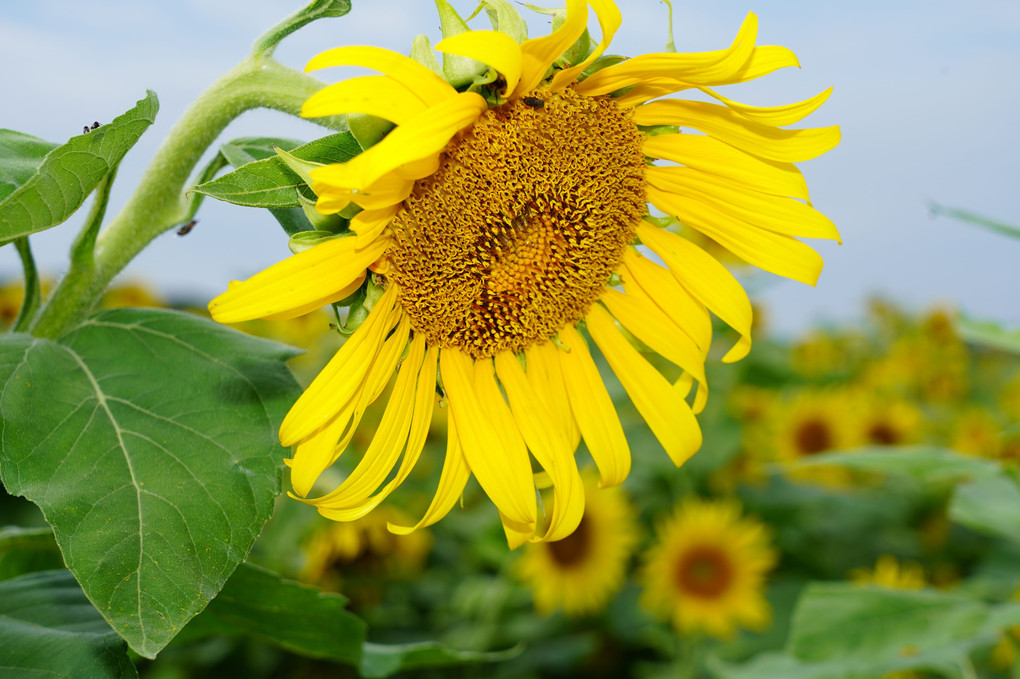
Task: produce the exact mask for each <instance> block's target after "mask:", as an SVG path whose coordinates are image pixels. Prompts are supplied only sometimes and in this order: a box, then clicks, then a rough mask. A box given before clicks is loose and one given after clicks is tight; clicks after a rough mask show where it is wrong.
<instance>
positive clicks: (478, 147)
mask: <svg viewBox="0 0 1020 679" xmlns="http://www.w3.org/2000/svg"><path fill="white" fill-rule="evenodd" d="M528 97H529V101H530V102H531V103H530V104H529V103H525V101H524V98H521V99H517V100H514V101H512V102H508V103H506V104H504V105H502V106H500V107H498V108H493V109H489V110H488V111H486V112H485V113H483V114H482V116H481V117H480V118H479V120H478V121H477V122H476V123H475V125H474V126H473V127H472V128H471V129H470V130H468V131H466V132H465V133H462V135H461V136H460V137H459V138H455V139H454V140H453V141H451V143H450V145H449V146H448V148H447V149H446V151H444V153H443V155H442V157H441V158H440V166H439V169H438V170H437V171H436V172H435V173H434V174H433V175H431V176H429V177H426V178H425V179H422V180H419V181H418V182H417V183H416V185H415V187H414V190H413V192H412V194H411V195H410V197H408V199H407V200H406V201H405V202H404V204H403V206H402V209H401V211H400V212H399V213H398V214H397V216H396V218H395V219H394V221H393V223H392V225H391V230H392V234H393V239H392V244H391V246H390V248H389V250H388V251H387V259H388V260H389V264H390V269H389V271H388V273H387V275H388V276H389V277H390V278H391V279H392V281H393V282H394V283H395V284H396V285H397V286H398V288H399V290H400V304H401V306H402V307H403V309H404V311H405V312H406V313H407V315H408V316H409V317H410V321H411V327H412V328H413V329H414V330H415V332H418V333H422V334H424V335H425V336H426V338H427V339H428V341H429V342H430V343H431V344H435V345H439V346H442V347H452V348H457V349H460V350H462V351H464V352H466V353H468V354H469V355H471V356H472V357H474V358H484V357H488V356H494V355H495V354H497V353H500V352H502V351H513V352H520V351H522V350H523V349H524V348H526V347H528V346H529V345H531V344H535V343H541V342H544V341H546V340H547V339H548V338H550V337H552V336H553V335H555V334H556V333H557V332H558V331H559V330H560V329H561V328H563V327H564V326H565V325H567V324H568V323H576V322H577V321H579V320H581V319H582V318H583V317H584V315H585V314H586V313H587V310H588V307H589V306H590V305H591V304H592V303H593V302H594V301H595V300H597V299H598V297H599V296H600V294H601V292H602V289H603V286H604V285H605V284H606V282H607V281H608V280H609V277H610V276H611V275H612V273H613V271H614V270H615V269H616V267H617V266H618V264H619V262H620V260H621V259H622V257H623V252H624V248H625V247H626V246H627V244H628V243H630V242H631V241H632V240H633V239H634V233H635V227H636V225H637V222H638V221H639V220H640V219H641V217H642V216H643V215H644V214H645V211H646V198H645V180H644V174H645V161H644V156H643V154H642V151H641V134H640V132H639V131H638V129H637V126H636V125H634V123H633V122H632V121H631V116H630V111H629V110H627V109H622V108H620V107H619V106H617V105H616V104H615V103H614V102H613V101H612V100H611V99H609V98H608V97H585V96H582V95H580V94H577V93H576V92H574V91H573V89H571V88H567V89H565V90H562V91H560V92H557V93H555V94H550V93H548V92H545V91H543V90H536V91H534V92H531V93H529V95H528ZM534 99H540V100H542V102H543V104H542V106H540V107H537V106H534V103H535V102H534V101H533V100H534Z"/></svg>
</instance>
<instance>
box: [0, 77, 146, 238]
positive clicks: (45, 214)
mask: <svg viewBox="0 0 1020 679" xmlns="http://www.w3.org/2000/svg"><path fill="white" fill-rule="evenodd" d="M158 109H159V103H158V101H157V100H156V93H155V92H153V91H151V90H149V91H148V92H147V93H146V96H145V98H144V99H141V100H139V101H138V103H137V104H135V106H134V108H132V109H131V110H129V111H127V112H126V113H124V114H123V115H120V116H118V117H117V118H114V119H113V122H110V123H108V124H106V125H102V126H100V127H98V128H96V129H94V130H92V131H90V132H89V133H88V134H81V135H78V136H76V137H71V139H70V140H68V142H67V143H66V144H63V145H61V146H58V147H56V148H53V149H52V150H50V152H49V153H48V154H47V155H46V157H45V158H44V159H43V161H42V162H41V163H39V165H38V166H36V167H35V170H34V172H33V173H32V174H31V176H27V177H26V173H27V170H28V168H29V167H30V166H31V165H32V164H33V163H35V161H36V159H37V157H38V153H39V152H40V151H41V150H42V148H43V145H45V144H46V142H43V141H42V140H35V141H34V142H33V141H32V140H34V139H35V138H34V137H33V138H29V137H27V136H26V135H22V137H23V138H22V139H21V140H20V142H18V143H15V144H14V145H13V146H12V145H11V144H10V143H9V144H7V145H5V146H3V147H0V152H2V151H6V150H8V149H11V148H13V149H14V150H15V151H16V152H19V153H20V152H25V151H27V152H28V153H29V157H28V159H27V160H24V161H22V162H20V163H18V162H17V161H11V160H7V161H5V162H4V165H6V166H7V169H6V170H4V171H0V196H3V199H2V200H0V243H5V242H7V241H10V240H13V239H15V238H18V237H20V236H27V235H29V234H32V233H36V232H37V231H43V230H45V229H48V228H50V227H53V226H56V225H57V224H61V223H63V222H64V221H65V220H66V219H67V218H68V217H70V216H71V215H72V214H74V212H75V210H77V209H78V208H79V207H81V205H82V203H84V202H85V199H86V198H88V195H89V194H90V193H91V192H92V190H93V189H94V188H95V187H96V186H97V185H98V184H99V182H101V181H102V180H103V178H104V177H106V176H107V175H108V174H109V173H110V172H111V171H113V170H114V169H115V168H116V167H117V165H118V164H119V163H120V161H121V159H122V158H123V157H124V154H126V153H127V152H128V151H129V150H130V149H131V147H132V146H134V145H135V142H137V141H138V138H139V137H141V136H142V133H143V132H145V130H146V129H148V127H149V125H151V124H152V122H153V121H154V120H155V119H156V111H157V110H158ZM5 155H6V153H5ZM18 181H20V182H21V183H20V184H18V185H17V188H15V189H14V190H13V191H11V192H10V193H9V194H8V195H5V196H4V195H3V193H4V191H5V188H4V187H10V186H13V185H14V183H15V182H18Z"/></svg>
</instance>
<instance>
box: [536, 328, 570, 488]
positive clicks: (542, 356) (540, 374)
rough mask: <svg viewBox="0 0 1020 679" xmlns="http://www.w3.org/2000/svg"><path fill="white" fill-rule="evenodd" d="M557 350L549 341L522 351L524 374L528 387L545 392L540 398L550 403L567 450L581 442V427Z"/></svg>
mask: <svg viewBox="0 0 1020 679" xmlns="http://www.w3.org/2000/svg"><path fill="white" fill-rule="evenodd" d="M559 352H560V350H559V349H557V348H556V345H555V344H553V343H552V342H543V343H542V344H532V345H531V346H529V347H528V348H526V349H525V350H524V356H525V359H526V360H527V363H528V367H527V370H526V371H525V374H526V375H527V377H528V382H530V383H531V388H532V389H534V390H535V391H537V392H539V393H540V394H543V395H544V396H543V401H544V402H545V404H546V405H548V406H549V408H550V410H551V413H552V415H553V418H554V421H555V423H556V426H558V427H559V428H560V431H562V432H563V433H564V434H565V435H566V437H567V442H568V443H569V444H570V449H571V450H577V444H578V443H580V441H581V430H580V429H578V428H577V421H576V420H575V419H574V414H573V412H571V410H570V398H569V397H568V396H567V387H566V385H565V384H564V382H563V371H562V370H561V369H560V357H559ZM540 487H541V486H540Z"/></svg>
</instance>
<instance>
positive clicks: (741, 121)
mask: <svg viewBox="0 0 1020 679" xmlns="http://www.w3.org/2000/svg"><path fill="white" fill-rule="evenodd" d="M633 120H634V123H635V124H637V125H677V126H679V127H692V128H694V129H696V130H701V131H702V132H705V133H706V134H709V135H711V136H713V137H715V138H716V139H719V140H720V141H724V142H726V143H727V144H729V145H731V146H735V147H737V148H738V149H742V150H744V151H746V152H748V153H753V154H754V155H756V156H758V157H760V158H765V159H767V160H776V161H779V162H787V163H793V162H798V161H801V160H811V159H812V158H817V157H818V156H820V155H822V154H823V153H825V152H826V151H830V150H832V149H833V148H835V147H836V145H837V144H839V138H840V137H839V127H838V126H833V127H818V128H808V129H803V130H782V129H778V128H775V127H770V126H768V125H762V124H761V123H756V122H754V121H751V120H748V119H746V118H744V117H742V116H740V115H738V114H737V113H734V112H733V111H730V110H729V109H727V108H726V107H725V106H720V105H718V104H707V103H705V102H702V101H683V100H681V99H665V100H662V101H653V102H651V103H649V104H645V105H644V106H639V107H638V108H636V109H634V118H633Z"/></svg>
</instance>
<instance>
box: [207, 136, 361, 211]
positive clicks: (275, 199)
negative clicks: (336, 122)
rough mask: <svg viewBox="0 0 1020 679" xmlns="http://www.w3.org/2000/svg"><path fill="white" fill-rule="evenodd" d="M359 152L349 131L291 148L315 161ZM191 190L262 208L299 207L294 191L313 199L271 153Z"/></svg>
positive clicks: (347, 157) (346, 157) (337, 159)
mask: <svg viewBox="0 0 1020 679" xmlns="http://www.w3.org/2000/svg"><path fill="white" fill-rule="evenodd" d="M359 153H361V146H360V145H359V144H358V142H357V140H355V138H354V135H352V134H351V133H350V132H341V133H339V134H332V135H330V136H328V137H323V138H322V139H317V140H315V141H313V142H310V143H308V144H304V145H302V146H298V147H296V148H294V149H293V151H292V154H293V155H294V156H295V157H296V158H299V159H301V160H308V161H312V162H316V163H343V162H346V161H348V160H350V159H351V158H353V157H354V156H356V155H358V154H359ZM194 190H195V191H198V192H199V193H204V194H205V195H207V196H211V197H212V198H216V199H218V200H223V201H226V202H228V203H234V204H235V205H244V206H246V207H266V208H292V207H296V208H300V207H301V203H300V201H299V200H298V198H297V191H298V190H300V191H304V192H307V193H306V194H305V195H306V197H308V198H314V195H313V194H312V193H311V190H310V189H308V188H307V186H306V185H305V182H304V181H303V180H302V179H301V177H300V176H299V175H298V174H297V173H296V172H294V171H293V170H291V169H290V168H289V167H287V164H286V163H284V161H283V159H282V158H280V157H278V156H275V154H274V156H273V157H271V158H265V159H263V160H257V161H254V162H250V163H247V164H245V165H242V166H241V167H239V168H238V169H236V170H234V171H233V172H231V173H229V174H225V175H223V176H222V177H218V178H216V179H214V180H212V181H210V182H205V183H204V184H199V185H198V186H196V187H195V189H194Z"/></svg>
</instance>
